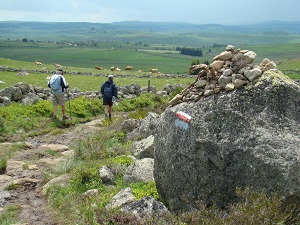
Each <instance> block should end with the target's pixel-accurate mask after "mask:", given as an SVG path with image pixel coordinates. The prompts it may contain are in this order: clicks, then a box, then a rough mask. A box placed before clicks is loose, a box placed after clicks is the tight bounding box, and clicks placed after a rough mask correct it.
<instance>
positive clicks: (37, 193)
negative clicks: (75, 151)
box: [0, 118, 102, 225]
mask: <svg viewBox="0 0 300 225" xmlns="http://www.w3.org/2000/svg"><path fill="white" fill-rule="evenodd" d="M101 123H102V119H101V118H99V119H97V120H94V121H92V122H89V123H85V124H80V125H77V126H73V127H70V128H68V129H65V130H63V133H60V134H57V135H43V136H36V137H32V138H27V139H26V143H27V147H26V148H25V149H23V150H22V151H20V152H18V154H16V155H15V156H14V157H13V158H11V159H10V160H9V161H8V163H7V169H6V174H5V175H4V176H6V177H11V180H10V182H14V184H17V185H18V188H14V189H13V190H10V191H9V193H10V195H11V197H10V200H9V203H15V204H17V205H19V206H21V212H20V214H19V217H18V221H19V222H20V224H22V225H57V224H58V223H56V222H55V219H53V216H52V214H51V211H50V209H49V208H48V204H47V200H46V199H45V197H44V196H43V195H42V192H41V190H42V187H43V185H44V183H43V171H45V170H47V169H49V166H51V163H54V162H59V160H63V159H64V157H66V156H65V155H62V156H60V157H59V158H57V157H55V158H54V157H53V156H52V155H51V154H49V152H47V151H49V149H50V148H49V147H47V146H49V145H51V146H52V148H56V150H57V152H59V153H61V152H63V151H72V150H71V146H72V145H74V143H75V141H78V140H80V139H82V138H85V137H86V136H88V135H90V134H92V133H94V132H96V131H97V130H99V129H101V127H100V126H99V124H101ZM55 146H56V147H55ZM52 148H51V149H52ZM24 168H25V169H24ZM2 176H3V175H2ZM9 179H10V178H9ZM6 185H7V184H6ZM2 186H3V184H2ZM0 188H1V184H0ZM1 190H3V187H2V188H1V189H0V192H1Z"/></svg>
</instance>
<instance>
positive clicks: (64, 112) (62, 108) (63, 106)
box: [61, 105, 66, 116]
mask: <svg viewBox="0 0 300 225" xmlns="http://www.w3.org/2000/svg"><path fill="white" fill-rule="evenodd" d="M61 112H62V114H63V116H66V106H65V105H62V106H61Z"/></svg>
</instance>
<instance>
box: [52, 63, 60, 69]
mask: <svg viewBox="0 0 300 225" xmlns="http://www.w3.org/2000/svg"><path fill="white" fill-rule="evenodd" d="M54 66H55V68H61V67H62V66H61V65H60V64H57V63H54Z"/></svg>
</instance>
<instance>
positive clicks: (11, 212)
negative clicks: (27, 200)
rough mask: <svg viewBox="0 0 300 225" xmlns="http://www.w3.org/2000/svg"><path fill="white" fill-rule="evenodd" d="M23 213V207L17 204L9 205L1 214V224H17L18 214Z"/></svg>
mask: <svg viewBox="0 0 300 225" xmlns="http://www.w3.org/2000/svg"><path fill="white" fill-rule="evenodd" d="M20 211H21V206H20V205H17V204H9V205H8V206H6V207H4V210H3V212H1V213H0V224H1V225H11V224H17V222H18V220H17V218H18V214H19V212H20Z"/></svg>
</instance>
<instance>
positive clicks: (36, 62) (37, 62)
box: [34, 60, 42, 65]
mask: <svg viewBox="0 0 300 225" xmlns="http://www.w3.org/2000/svg"><path fill="white" fill-rule="evenodd" d="M34 64H35V65H42V63H41V62H39V61H36V60H35V62H34Z"/></svg>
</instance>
